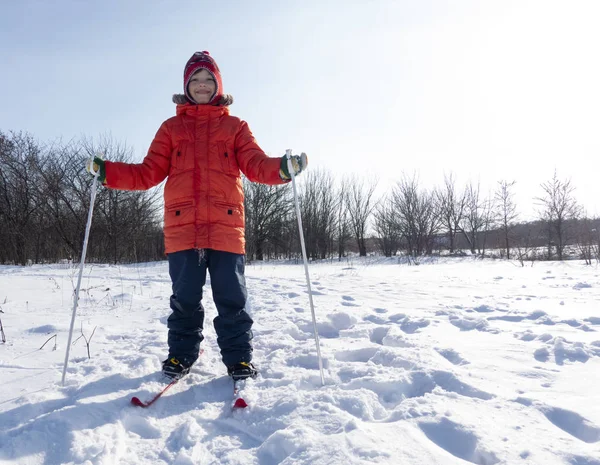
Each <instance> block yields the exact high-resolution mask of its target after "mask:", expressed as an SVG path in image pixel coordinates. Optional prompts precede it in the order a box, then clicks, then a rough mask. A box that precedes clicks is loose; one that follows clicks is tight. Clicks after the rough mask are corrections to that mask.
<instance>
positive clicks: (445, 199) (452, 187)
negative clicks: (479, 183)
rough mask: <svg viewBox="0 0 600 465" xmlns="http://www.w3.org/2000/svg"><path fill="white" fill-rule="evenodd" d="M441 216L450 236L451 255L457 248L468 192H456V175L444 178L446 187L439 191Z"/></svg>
mask: <svg viewBox="0 0 600 465" xmlns="http://www.w3.org/2000/svg"><path fill="white" fill-rule="evenodd" d="M436 196H437V200H438V209H439V214H440V217H441V220H442V223H443V225H444V228H445V229H446V233H447V235H448V247H449V249H450V253H451V254H452V253H454V251H455V248H456V233H457V232H459V231H460V223H461V221H462V219H463V215H464V211H465V204H466V201H467V197H466V192H462V193H459V192H458V191H457V190H456V181H455V179H454V175H453V174H452V173H450V174H449V175H446V176H444V187H443V188H442V189H441V190H439V191H437V195H436Z"/></svg>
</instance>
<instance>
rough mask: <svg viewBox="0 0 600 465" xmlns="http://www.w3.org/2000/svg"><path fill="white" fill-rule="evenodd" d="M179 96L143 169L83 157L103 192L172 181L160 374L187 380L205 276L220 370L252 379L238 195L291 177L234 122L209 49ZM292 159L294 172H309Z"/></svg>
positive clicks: (167, 197)
mask: <svg viewBox="0 0 600 465" xmlns="http://www.w3.org/2000/svg"><path fill="white" fill-rule="evenodd" d="M183 88H184V94H183V95H174V96H173V102H174V103H176V104H177V111H176V116H174V117H172V118H169V119H168V120H166V121H165V122H164V123H163V124H162V125H161V127H160V128H159V130H158V132H157V134H156V136H155V138H154V140H153V141H152V144H151V145H150V149H149V150H148V154H147V155H146V158H144V160H143V162H142V163H141V164H128V163H118V162H110V161H103V160H102V159H100V158H97V157H96V158H94V159H93V160H89V161H88V162H87V164H86V169H87V170H88V172H90V173H94V172H96V171H99V179H100V181H101V182H102V183H103V184H104V185H105V186H106V187H108V188H112V189H125V190H145V189H149V188H151V187H153V186H156V185H157V184H159V183H160V182H162V181H163V180H164V179H165V178H167V177H168V179H167V182H166V185H165V189H164V201H165V210H164V235H165V252H166V253H167V256H168V261H169V274H170V276H171V281H172V283H173V294H172V296H171V299H170V306H171V310H172V313H171V315H170V316H169V318H168V320H167V326H168V328H169V335H168V345H169V356H168V357H167V359H166V360H165V361H164V362H163V373H164V374H165V375H166V376H167V377H169V378H174V379H177V378H180V377H182V376H184V375H185V374H187V373H188V372H189V370H190V368H191V366H192V365H193V363H194V362H195V361H196V359H197V358H198V354H199V349H200V343H201V342H202V340H203V335H202V330H203V325H204V308H203V307H202V303H201V300H202V287H203V285H204V283H205V281H206V272H207V271H208V272H209V273H210V276H211V287H212V291H213V299H214V302H215V306H216V307H217V311H218V316H217V317H216V318H215V319H214V322H213V323H214V327H215V330H216V333H217V343H218V344H219V348H220V349H221V356H222V360H223V363H224V364H225V365H226V366H227V372H228V374H229V375H230V376H232V377H233V378H234V379H245V378H248V377H255V376H256V375H257V370H256V368H255V367H254V365H253V364H252V363H251V361H252V344H251V340H252V324H253V321H252V318H250V316H249V315H248V313H246V310H245V305H246V297H247V293H246V283H245V278H244V263H245V260H244V253H245V239H244V193H243V187H242V179H241V173H243V174H244V175H245V176H246V177H247V178H248V179H249V180H250V181H253V182H260V183H264V184H283V183H286V182H289V180H290V179H291V176H290V173H289V171H288V164H287V159H286V157H285V156H283V157H281V158H271V157H268V156H267V155H266V154H265V153H264V152H263V151H262V150H261V148H260V147H259V146H258V144H257V143H256V141H255V140H254V137H253V136H252V133H251V132H250V129H249V128H248V125H247V123H246V122H245V121H242V120H240V119H239V118H236V117H235V116H231V115H230V114H229V109H228V106H229V105H230V104H231V103H232V102H233V98H232V97H231V96H230V95H228V94H224V93H223V83H222V80H221V73H220V71H219V68H218V66H217V64H216V62H215V61H214V59H213V58H212V57H211V56H210V54H209V53H208V52H196V53H194V55H193V56H192V57H191V58H190V59H189V60H188V62H187V63H186V65H185V68H184V72H183ZM307 163H308V161H307V158H306V155H305V154H304V153H303V154H302V155H300V156H298V155H295V156H294V157H292V165H293V169H294V173H295V174H299V173H300V172H301V171H302V170H303V169H304V168H305V167H306V165H307Z"/></svg>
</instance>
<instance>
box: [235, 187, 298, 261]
mask: <svg viewBox="0 0 600 465" xmlns="http://www.w3.org/2000/svg"><path fill="white" fill-rule="evenodd" d="M290 190H291V189H288V188H285V187H281V186H270V185H266V184H259V183H252V182H250V181H248V180H247V179H246V178H244V204H245V213H246V255H247V256H248V257H249V259H250V260H263V259H264V257H265V253H266V251H267V249H268V248H270V249H272V250H283V249H284V244H285V242H284V237H285V235H284V234H282V228H283V227H284V224H283V223H286V220H285V218H286V217H287V216H288V215H289V214H290V212H291V210H292V207H293V200H292V199H291V197H290V195H291V194H290ZM296 229H297V228H296Z"/></svg>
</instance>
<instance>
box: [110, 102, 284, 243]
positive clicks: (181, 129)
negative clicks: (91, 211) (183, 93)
mask: <svg viewBox="0 0 600 465" xmlns="http://www.w3.org/2000/svg"><path fill="white" fill-rule="evenodd" d="M279 166H280V158H270V157H268V156H267V155H266V154H265V153H264V152H263V151H262V150H261V148H260V147H259V146H258V144H257V143H256V141H255V140H254V137H253V136H252V133H251V132H250V129H249V128H248V125H247V124H246V122H245V121H242V120H240V119H239V118H236V117H235V116H231V115H229V109H228V108H227V107H225V106H212V105H190V104H183V105H177V115H176V116H174V117H172V118H169V119H168V120H167V121H165V122H164V123H163V124H162V126H161V127H160V129H159V130H158V132H157V133H156V136H155V138H154V140H153V141H152V145H150V149H149V151H148V155H146V158H144V161H143V162H142V163H141V164H128V163H119V162H110V161H107V162H105V167H106V182H105V185H106V186H107V187H109V188H113V189H124V190H145V189H149V188H150V187H153V186H156V185H157V184H159V183H160V182H162V181H163V180H164V179H165V178H166V177H167V176H168V179H167V183H166V185H165V190H164V198H165V223H164V233H165V251H166V253H171V252H177V251H179V250H186V249H194V248H196V249H203V248H209V249H215V250H223V251H226V252H233V253H238V254H243V253H245V243H246V241H245V238H244V192H243V188H242V179H241V175H240V171H241V172H242V173H244V175H246V177H247V178H248V179H249V180H250V181H254V182H260V183H264V184H283V183H284V182H285V181H282V180H281V178H280V177H279Z"/></svg>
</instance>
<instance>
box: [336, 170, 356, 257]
mask: <svg viewBox="0 0 600 465" xmlns="http://www.w3.org/2000/svg"><path fill="white" fill-rule="evenodd" d="M348 189H349V187H348V183H347V182H341V183H340V187H339V188H338V189H337V190H336V196H335V197H336V208H335V215H336V218H335V232H334V241H335V242H336V243H337V255H338V260H341V259H342V257H343V256H345V254H346V243H347V242H348V241H349V240H350V239H351V238H352V233H351V230H352V227H351V225H350V219H349V214H348V203H347V199H348V195H347V193H348Z"/></svg>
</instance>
